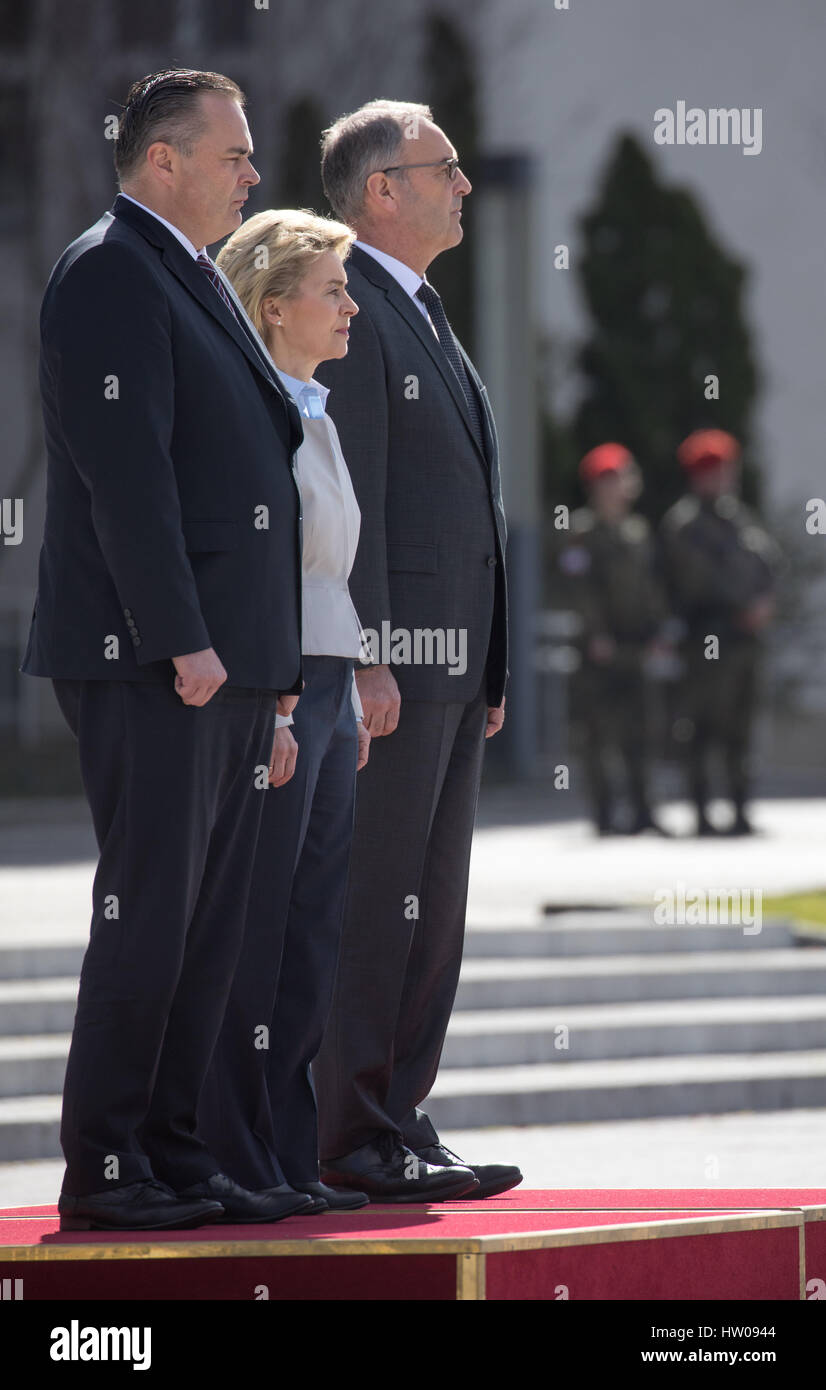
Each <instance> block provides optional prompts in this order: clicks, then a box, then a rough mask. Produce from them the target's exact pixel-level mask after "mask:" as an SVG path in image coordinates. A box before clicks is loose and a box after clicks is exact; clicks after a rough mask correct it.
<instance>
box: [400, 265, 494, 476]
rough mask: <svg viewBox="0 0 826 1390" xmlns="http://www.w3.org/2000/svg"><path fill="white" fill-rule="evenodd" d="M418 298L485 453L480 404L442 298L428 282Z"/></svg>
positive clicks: (417, 293)
mask: <svg viewBox="0 0 826 1390" xmlns="http://www.w3.org/2000/svg"><path fill="white" fill-rule="evenodd" d="M416 298H417V299H420V300H421V302H422V304H423V305H424V307H425V308H426V310H427V312H428V313H429V315H430V318H431V321H432V323H433V327H434V328H435V329H436V334H437V336H438V339H439V342H440V343H441V345H442V349H443V351H444V354H445V357H446V358H447V360H448V362H449V363H450V365H451V367H452V368H453V371H454V374H455V376H456V378H457V380H458V382H459V385H460V386H461V388H462V391H463V392H464V396H465V400H466V401H467V408H468V411H469V412H470V419H471V423H472V425H473V433H474V434H475V436H476V442H477V444H478V445H479V448H480V449H481V450H482V452H483V453H484V442H483V441H484V434H483V432H482V420H481V417H480V415H479V402H478V400H477V398H476V392H475V391H474V389H473V386H472V384H471V382H470V380H469V379H468V374H467V372H466V371H465V364H464V362H463V361H462V354H461V353H460V351H459V348H458V347H457V344H456V339H455V338H454V336H453V330H452V328H451V327H450V324H449V323H448V321H447V314H446V313H445V309H444V305H443V304H442V301H441V298H440V297H439V295H438V294H437V293H436V291H435V290H434V288H433V286H432V285H429V284H428V283H427V281H426V280H424V281H423V282H422V284H421V285H420V286H419V288H418V289H417V291H416Z"/></svg>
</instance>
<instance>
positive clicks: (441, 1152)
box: [313, 101, 522, 1202]
mask: <svg viewBox="0 0 826 1390" xmlns="http://www.w3.org/2000/svg"><path fill="white" fill-rule="evenodd" d="M322 179H323V183H324V189H325V192H326V194H327V197H328V199H329V202H330V204H331V205H332V207H333V210H334V212H335V213H336V215H337V216H338V217H340V218H341V219H342V221H345V222H349V223H350V225H351V226H353V227H354V228H355V230H356V233H357V240H356V242H355V245H354V248H353V251H352V254H351V258H350V260H349V261H348V263H347V270H348V278H349V284H348V292H349V293H350V294H351V295H352V297H353V299H354V300H355V301H356V303H357V304H358V305H359V309H360V313H359V314H358V316H357V317H356V318H354V319H353V320H352V322H351V335H350V351H349V353H348V354H347V357H346V358H342V359H341V360H338V361H335V362H329V363H326V364H324V365H323V366H322V367H321V368H319V377H320V378H321V379H322V380H323V381H324V383H325V384H326V385H328V386H329V387H331V388H332V389H331V395H330V413H331V415H332V416H333V418H334V419H335V422H336V426H337V428H338V431H339V435H340V438H341V442H342V447H343V451H344V455H345V458H346V459H347V462H348V465H349V467H350V470H351V474H352V478H353V483H354V486H355V490H356V494H357V496H358V501H359V506H360V508H361V514H362V529H361V538H360V542H359V550H358V554H357V557H356V562H355V566H354V568H353V571H352V574H351V592H352V594H353V599H354V602H355V605H356V609H357V611H358V614H359V617H360V619H361V622H362V624H363V626H364V630H365V633H366V634H367V635H368V642H369V647H370V658H371V659H370V661H369V663H368V664H365V665H364V667H363V669H361V670H360V671H357V677H356V678H357V681H358V685H359V693H360V696H361V701H362V705H363V708H364V722H365V724H366V725H367V727H368V729H369V730H370V733H371V735H372V737H373V743H372V745H371V760H370V763H369V764H368V765H367V767H366V768H365V769H364V770H363V771H362V773H361V774H360V780H359V786H358V789H357V797H356V825H355V835H354V841H353V852H352V861H351V870H350V886H349V893H348V903H347V911H346V915H345V925H344V933H343V938H342V946H341V955H340V960H339V972H338V979H337V984H336V992H335V997H334V1001H333V1007H332V1013H331V1016H330V1022H329V1025H328V1028H327V1033H326V1036H325V1040H324V1043H323V1045H322V1048H321V1051H320V1053H319V1055H318V1057H317V1059H316V1062H315V1064H314V1067H313V1074H314V1079H315V1084H316V1090H317V1095H318V1101H319V1118H320V1142H321V1167H322V1173H323V1175H324V1177H325V1180H326V1181H330V1182H334V1183H335V1184H336V1185H339V1186H348V1185H349V1186H352V1187H357V1188H359V1189H360V1190H361V1191H366V1192H368V1193H369V1194H370V1196H371V1197H372V1199H373V1200H374V1201H389V1202H422V1201H427V1202H433V1201H445V1200H451V1199H454V1198H457V1197H469V1198H478V1197H485V1196H492V1195H493V1194H494V1193H498V1192H503V1191H505V1190H506V1189H508V1188H510V1187H514V1186H515V1185H516V1184H517V1183H519V1182H520V1181H521V1179H522V1175H521V1173H520V1171H519V1169H518V1168H516V1167H512V1166H506V1165H502V1164H488V1165H484V1166H476V1165H471V1164H469V1163H465V1161H464V1160H462V1159H460V1158H458V1157H457V1156H456V1155H455V1154H453V1153H451V1152H450V1151H449V1150H448V1149H446V1148H445V1147H444V1146H443V1145H442V1144H441V1143H440V1140H439V1136H438V1134H437V1132H436V1130H435V1129H434V1127H433V1125H432V1123H431V1122H430V1120H429V1119H428V1116H427V1115H426V1114H425V1112H424V1111H423V1110H422V1109H421V1108H420V1105H421V1103H422V1102H423V1101H424V1099H425V1097H426V1096H427V1095H428V1093H429V1091H430V1090H431V1087H432V1085H433V1082H434V1080H435V1077H436V1072H437V1069H438V1065H439V1059H440V1056H441V1052H442V1047H443V1044H444V1038H445V1032H446V1030H447V1025H448V1020H449V1018H450V1013H451V1009H452V1007H453V1001H454V998H455V994H456V987H457V983H458V978H459V968H460V965H461V957H462V944H463V937H464V926H465V910H466V904H467V885H468V867H469V860H470V847H471V837H472V833H473V821H474V817H475V812H476V802H477V797H478V790H479V779H480V775H481V767H482V754H483V750H484V743H485V738H489V737H491V736H492V735H493V734H495V733H496V732H497V731H498V729H500V728H501V726H502V722H503V719H504V703H505V701H504V689H505V680H506V673H507V649H506V595H505V575H504V563H503V562H504V550H505V518H504V513H503V510H502V498H501V487H500V481H499V467H498V455H497V443H496V432H495V427H494V423H493V416H492V414H491V410H490V405H489V402H488V398H487V393H486V391H485V388H484V386H483V385H482V383H481V381H480V379H479V377H478V375H477V373H476V371H475V369H474V367H473V365H472V363H471V362H470V360H469V358H468V357H467V355H466V353H465V352H464V350H463V349H462V347H461V345H460V344H459V343H458V341H457V339H456V338H455V336H454V334H453V333H452V331H451V328H450V324H449V322H448V320H447V316H446V314H445V311H444V308H443V306H442V301H441V298H440V297H439V295H438V293H437V291H436V290H435V289H434V288H433V286H432V285H431V284H430V283H429V281H428V280H427V270H428V267H429V266H430V265H431V263H432V262H433V260H434V259H435V258H436V257H437V256H439V255H440V254H441V253H442V252H443V251H446V250H448V249H449V248H450V247H453V246H458V244H459V242H460V241H461V240H462V200H463V199H464V198H465V197H466V195H467V194H468V193H470V191H471V185H470V183H469V181H468V180H467V178H466V177H465V175H464V174H463V172H462V170H461V168H460V167H459V159H458V155H457V153H456V150H455V149H454V148H453V146H452V144H451V143H450V141H449V140H448V138H447V136H446V135H445V134H444V132H443V131H442V130H440V129H439V127H438V126H437V125H435V123H434V121H433V117H432V113H431V111H430V109H429V108H428V107H426V106H421V105H417V104H411V103H406V102H395V101H374V102H370V103H368V104H367V105H366V106H364V107H362V108H361V109H360V110H358V111H356V112H353V113H351V114H350V115H347V116H343V117H341V118H340V119H339V120H338V121H336V122H335V124H334V125H333V126H331V128H330V129H329V130H327V131H326V132H325V133H324V138H323V142H322ZM459 651H463V652H464V653H465V657H464V659H463V660H462V661H456V660H452V659H451V658H452V657H453V656H455V654H456V653H457V652H459Z"/></svg>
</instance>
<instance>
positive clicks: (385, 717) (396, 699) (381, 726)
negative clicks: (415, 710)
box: [356, 666, 402, 738]
mask: <svg viewBox="0 0 826 1390" xmlns="http://www.w3.org/2000/svg"><path fill="white" fill-rule="evenodd" d="M356 682H357V684H358V691H359V699H360V700H361V707H362V709H363V711H364V727H365V729H366V730H367V732H368V733H369V734H370V737H371V738H382V737H383V736H384V735H385V734H392V732H393V730H394V729H395V727H396V725H397V724H398V722H399V710H400V709H401V702H402V697H401V695H400V694H399V687H398V686H397V685H396V677H395V676H394V675H393V672H392V671H391V670H390V667H389V666H369V667H368V668H367V669H366V670H364V671H356Z"/></svg>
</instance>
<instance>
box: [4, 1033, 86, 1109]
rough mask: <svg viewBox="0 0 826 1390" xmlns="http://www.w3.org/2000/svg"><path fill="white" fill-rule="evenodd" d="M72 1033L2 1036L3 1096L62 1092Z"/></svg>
mask: <svg viewBox="0 0 826 1390" xmlns="http://www.w3.org/2000/svg"><path fill="white" fill-rule="evenodd" d="M70 1036H71V1035H70V1034H69V1033H48V1034H38V1035H35V1036H32V1035H28V1034H20V1035H19V1036H17V1037H6V1038H0V1099H8V1098H9V1097H11V1096H39V1095H52V1094H56V1093H57V1092H59V1091H61V1090H62V1089H63V1076H64V1073H65V1071H66V1058H67V1057H68V1055H69V1041H70Z"/></svg>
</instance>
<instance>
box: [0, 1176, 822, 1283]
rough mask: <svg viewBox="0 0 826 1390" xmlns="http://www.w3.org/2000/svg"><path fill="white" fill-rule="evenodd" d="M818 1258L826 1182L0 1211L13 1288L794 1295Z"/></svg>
mask: <svg viewBox="0 0 826 1390" xmlns="http://www.w3.org/2000/svg"><path fill="white" fill-rule="evenodd" d="M824 1269H826V1189H794V1190H789V1189H780V1188H769V1189H754V1190H752V1189H744V1190H736V1191H735V1190H707V1189H690V1190H671V1189H665V1190H662V1189H644V1190H636V1191H631V1190H625V1189H617V1190H614V1191H606V1190H598V1191H594V1190H590V1189H572V1188H565V1189H561V1190H553V1191H531V1190H523V1189H517V1190H516V1191H514V1192H508V1193H505V1194H504V1195H503V1196H501V1197H493V1198H488V1199H487V1200H486V1201H483V1202H455V1203H452V1204H446V1203H445V1204H439V1205H436V1206H430V1207H428V1206H412V1207H407V1206H406V1207H397V1206H370V1207H366V1208H364V1209H363V1210H362V1211H358V1212H353V1213H351V1214H349V1215H341V1216H335V1215H322V1216H316V1217H291V1218H290V1219H288V1220H287V1221H281V1222H278V1223H276V1224H275V1225H269V1226H267V1225H262V1226H208V1227H203V1228H201V1229H199V1230H196V1231H169V1232H156V1233H152V1234H151V1235H150V1234H149V1233H146V1232H143V1233H140V1232H138V1233H129V1232H123V1233H119V1234H103V1233H101V1232H83V1231H74V1232H64V1233H61V1232H60V1230H59V1226H58V1220H57V1213H56V1209H55V1208H54V1207H50V1206H31V1207H17V1208H13V1209H6V1210H2V1211H0V1278H4V1279H13V1280H19V1279H21V1278H22V1280H23V1297H24V1299H48V1298H52V1299H53V1298H72V1299H90V1300H92V1299H102V1298H106V1299H113V1298H114V1299H163V1300H166V1299H191V1298H197V1299H255V1298H264V1297H269V1298H270V1299H285V1300H310V1299H320V1300H368V1299H369V1300H395V1299H407V1300H410V1299H413V1300H416V1299H431V1300H432V1299H438V1300H446V1301H452V1300H455V1299H457V1298H458V1299H480V1298H488V1299H493V1300H561V1299H566V1298H567V1299H576V1300H578V1301H579V1300H589V1299H600V1300H604V1299H657V1300H669V1299H692V1300H705V1299H715V1300H731V1299H737V1300H742V1299H754V1300H799V1299H801V1298H805V1297H806V1281H807V1278H810V1279H811V1278H815V1277H818V1275H819V1276H820V1277H822V1274H823V1271H824ZM807 1271H808V1273H807ZM18 1287H19V1286H18Z"/></svg>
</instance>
